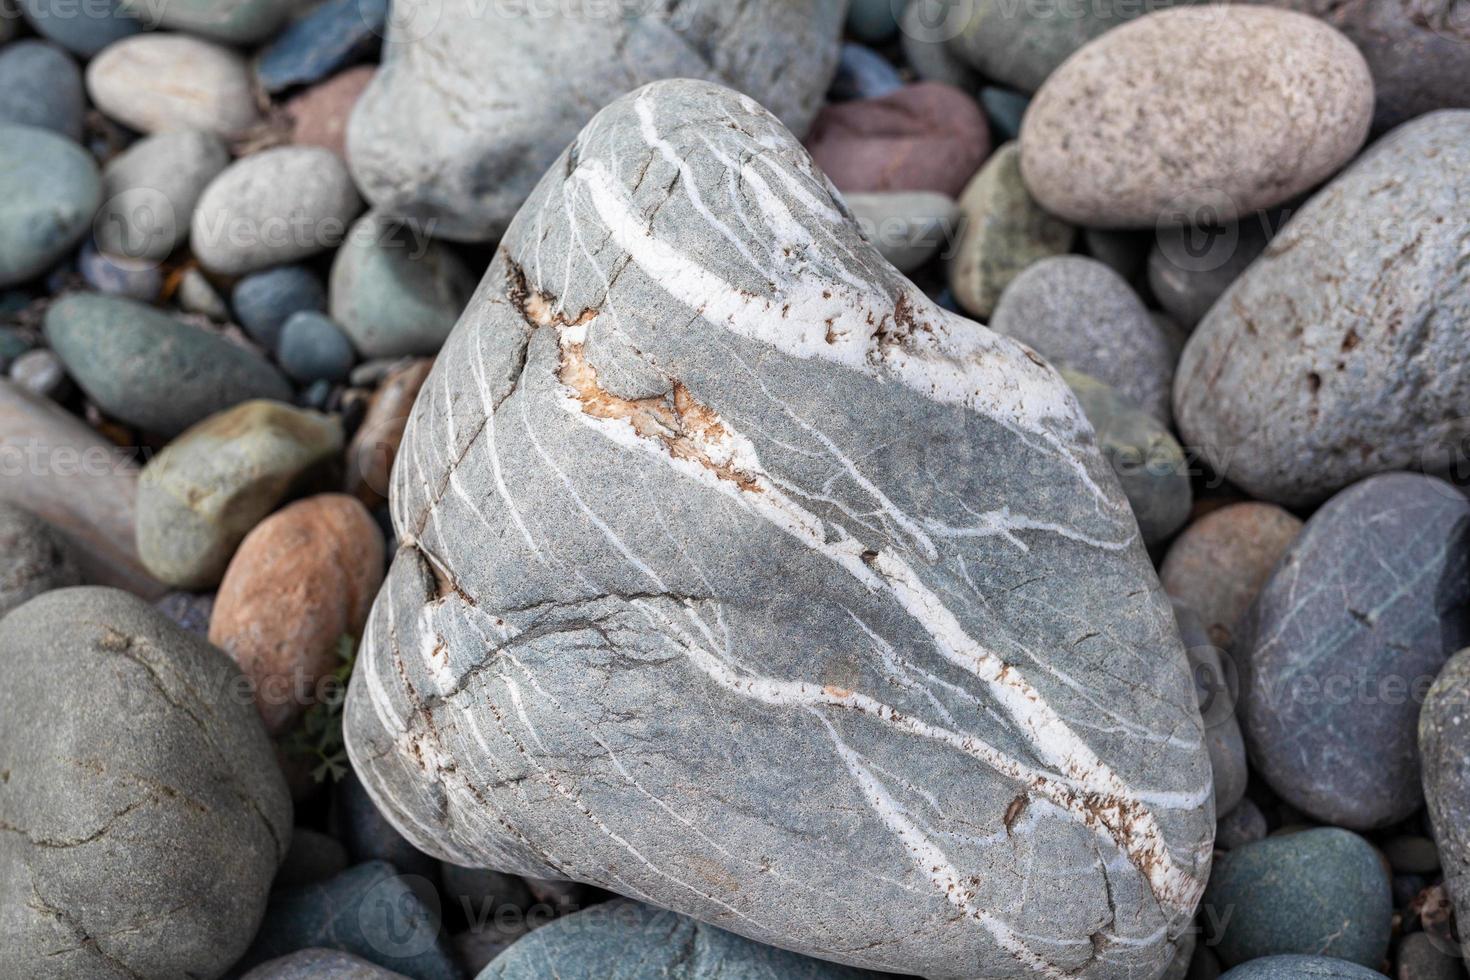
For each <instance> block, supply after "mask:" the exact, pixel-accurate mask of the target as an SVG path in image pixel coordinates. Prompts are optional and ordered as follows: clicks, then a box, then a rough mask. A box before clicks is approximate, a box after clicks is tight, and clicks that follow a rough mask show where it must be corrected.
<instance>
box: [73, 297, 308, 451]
mask: <svg viewBox="0 0 1470 980" xmlns="http://www.w3.org/2000/svg"><path fill="white" fill-rule="evenodd" d="M46 339H47V340H48V341H49V342H50V343H51V347H52V349H53V350H55V351H56V353H57V354H58V355H59V356H60V357H61V360H62V362H63V363H64V364H65V365H66V369H67V371H68V372H69V373H70V374H71V376H72V378H73V379H75V380H76V382H77V384H78V385H79V386H81V389H82V390H83V391H85V392H86V393H87V395H88V397H90V398H91V399H92V400H93V401H94V402H96V403H97V404H98V405H99V406H100V407H101V408H102V409H103V410H105V411H106V412H108V413H109V414H111V415H113V416H114V417H116V418H119V419H122V420H123V421H124V422H128V423H131V424H133V425H136V426H138V427H140V428H142V429H145V430H147V431H149V432H157V433H160V434H162V435H167V436H171V435H175V434H177V433H179V432H182V431H183V430H184V429H186V428H188V427H189V426H191V425H193V424H194V423H195V422H198V421H200V420H202V419H204V418H206V417H208V416H210V415H213V414H215V413H216V412H220V411H223V410H224V409H227V408H231V407H233V406H235V405H238V404H240V403H241V402H243V401H248V400H250V399H252V398H272V399H275V400H277V401H290V398H291V388H290V385H289V384H288V383H287V382H286V379H285V378H284V377H282V376H281V374H280V372H278V371H277V370H276V369H275V368H274V367H272V366H271V365H270V364H268V363H267V362H266V361H265V360H263V359H262V358H260V357H258V356H257V355H255V354H253V353H252V352H250V351H248V350H246V349H245V348H243V347H239V346H236V345H235V344H232V343H230V342H229V341H228V340H225V339H224V338H223V337H221V336H219V335H218V334H213V333H210V332H208V331H206V330H203V329H200V328H198V327H195V326H193V325H191V324H188V323H185V322H183V321H182V320H178V319H175V318H174V317H171V316H169V315H167V314H166V313H164V312H163V311H161V310H158V309H155V308H153V307H151V306H144V305H143V304H141V303H136V302H133V301H132V300H125V299H118V298H115V297H106V296H97V295H94V294H90V293H71V294H69V295H67V296H64V297H62V298H61V299H59V300H57V301H56V302H55V303H53V304H52V305H51V308H50V309H49V310H47V311H46Z"/></svg>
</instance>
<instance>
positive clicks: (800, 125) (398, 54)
mask: <svg viewBox="0 0 1470 980" xmlns="http://www.w3.org/2000/svg"><path fill="white" fill-rule="evenodd" d="M846 9H847V5H846V4H845V3H843V2H841V0H751V2H747V3H740V4H731V3H729V2H727V0H683V2H673V0H658V2H655V3H651V4H643V5H633V6H631V7H630V6H629V5H627V4H618V3H612V4H609V3H605V2H600V0H568V2H565V3H558V4H554V5H552V4H546V5H539V6H537V5H528V4H525V3H489V4H487V3H484V2H481V0H435V2H432V3H422V4H416V5H414V6H412V7H404V6H403V5H400V6H399V7H398V8H395V11H394V16H393V17H392V18H391V19H390V22H389V27H388V38H387V44H386V47H385V52H384V59H383V67H382V69H381V70H380V71H379V72H378V74H377V75H376V76H375V77H374V79H373V81H372V84H371V85H369V86H368V89H367V91H366V92H365V93H364V94H363V96H362V98H361V100H359V102H358V103H357V108H356V109H355V110H354V111H353V115H352V122H351V125H350V126H349V128H348V133H347V152H348V158H349V159H350V160H351V162H352V174H353V176H354V177H355V178H356V179H357V183H358V186H359V187H361V188H362V191H363V194H364V195H365V196H366V197H367V199H368V200H369V201H370V202H371V203H372V204H373V206H374V207H376V208H378V209H379V210H381V211H383V212H384V213H385V214H388V215H389V216H391V217H397V218H411V219H413V220H415V221H417V222H418V223H419V226H420V228H421V229H422V230H423V231H424V232H425V233H426V234H430V235H434V236H436V237H441V238H450V239H454V240H457V241H490V240H493V239H497V238H499V237H500V236H501V235H502V234H503V233H504V231H505V229H506V226H507V225H509V224H510V220H511V218H513V217H514V216H515V213H516V211H517V209H519V208H520V206H521V204H522V203H523V202H524V201H525V200H526V197H527V195H529V194H530V193H531V190H532V188H533V187H535V186H536V182H537V181H538V180H540V179H541V175H542V174H543V173H544V172H545V171H546V168H547V166H548V165H550V164H551V162H552V161H553V160H555V159H556V158H557V155H558V154H560V153H561V152H562V150H564V149H565V148H566V146H567V144H568V143H570V142H571V141H572V138H573V137H575V136H576V135H577V132H578V130H580V129H581V128H582V126H583V125H584V124H585V123H586V122H587V121H588V120H589V119H591V118H592V115H593V113H595V112H596V111H597V110H598V109H599V108H601V107H602V106H604V105H606V104H607V103H609V102H611V101H612V100H613V99H615V98H617V97H618V96H620V95H622V94H623V93H625V92H630V91H632V90H634V89H636V88H638V86H640V85H643V84H645V83H647V82H651V81H654V80H655V79H660V78H701V79H708V80H710V81H716V82H721V83H723V84H726V85H730V86H731V87H733V88H735V89H738V90H740V91H742V92H745V93H747V94H748V95H749V96H751V97H752V98H753V99H755V100H756V101H757V102H759V103H760V104H761V105H763V106H766V107H767V108H768V109H770V111H772V112H773V113H775V114H776V115H777V116H778V117H779V118H780V119H781V121H782V122H784V123H785V124H786V125H787V126H789V127H791V128H792V129H793V130H795V131H796V132H798V133H802V132H804V131H805V130H806V128H807V126H808V125H810V123H811V121H812V118H813V117H814V116H815V115H816V113H817V109H818V108H820V106H821V104H822V96H823V94H824V93H825V92H826V90H827V85H828V83H829V82H830V81H831V80H832V73H833V71H834V70H835V69H836V66H837V51H838V42H839V40H840V36H841V33H842V23H843V15H844V13H845V12H846ZM629 11H634V12H632V13H629Z"/></svg>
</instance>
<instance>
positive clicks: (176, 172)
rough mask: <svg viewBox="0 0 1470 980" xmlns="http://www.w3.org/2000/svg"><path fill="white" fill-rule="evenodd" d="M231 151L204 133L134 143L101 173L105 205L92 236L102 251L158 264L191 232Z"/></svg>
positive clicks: (162, 135)
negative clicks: (204, 197)
mask: <svg viewBox="0 0 1470 980" xmlns="http://www.w3.org/2000/svg"><path fill="white" fill-rule="evenodd" d="M229 162H230V151H229V149H228V148H227V147H226V146H225V144H224V142H223V141H222V140H221V139H220V138H219V137H218V136H216V135H215V134H213V133H210V132H205V131H203V130H187V129H186V130H179V131H175V132H168V133H159V134H158V135H157V136H148V137H145V138H143V139H140V140H138V142H136V143H134V144H133V145H132V146H130V147H128V148H127V149H126V150H124V151H123V152H122V153H119V154H118V155H117V156H115V157H113V158H112V159H111V160H110V161H108V164H107V166H106V167H105V168H104V169H103V171H102V196H103V199H104V203H103V205H102V208H101V210H100V211H98V212H97V219H96V221H95V222H94V227H93V232H94V234H95V236H96V239H97V244H98V245H99V246H101V248H102V250H103V251H104V252H110V253H111V254H113V255H123V256H129V257H131V258H136V259H152V260H155V261H161V260H163V259H165V258H167V257H168V255H169V253H170V252H172V251H173V250H174V247H175V246H177V245H178V244H179V243H180V242H182V241H183V240H184V239H185V238H186V237H187V236H188V234H189V221H190V219H191V218H192V217H193V214H194V207H195V206H196V205H197V204H198V203H199V198H200V196H201V195H202V194H203V193H204V188H205V187H207V186H208V185H209V182H210V181H212V180H214V178H215V177H218V176H219V174H220V172H221V171H222V170H224V169H225V167H226V166H228V165H229Z"/></svg>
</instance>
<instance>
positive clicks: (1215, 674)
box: [1174, 599, 1250, 815]
mask: <svg viewBox="0 0 1470 980" xmlns="http://www.w3.org/2000/svg"><path fill="white" fill-rule="evenodd" d="M1174 616H1175V619H1176V620H1177V621H1178V623H1179V637H1180V639H1181V640H1183V641H1184V651H1185V653H1186V654H1188V656H1189V669H1190V673H1192V674H1193V675H1194V686H1195V690H1196V691H1197V692H1198V693H1199V709H1200V717H1201V718H1203V719H1204V722H1205V744H1206V745H1207V746H1208V747H1209V750H1210V771H1211V773H1212V774H1213V776H1214V780H1215V813H1216V814H1217V815H1219V814H1224V813H1229V812H1230V811H1231V810H1233V809H1235V808H1236V806H1238V805H1239V804H1240V802H1241V800H1242V798H1243V797H1244V796H1245V787H1246V781H1247V780H1248V779H1249V778H1250V772H1249V770H1248V769H1247V767H1246V759H1245V739H1244V738H1242V737H1241V733H1240V723H1239V722H1238V721H1236V718H1235V704H1236V695H1237V693H1238V692H1237V691H1236V689H1235V688H1234V687H1232V684H1231V682H1232V680H1234V678H1233V677H1231V676H1227V674H1226V664H1227V663H1228V662H1229V659H1228V658H1229V657H1230V654H1228V653H1226V652H1225V651H1223V650H1220V649H1219V648H1217V647H1216V646H1215V645H1214V644H1213V643H1211V642H1210V637H1209V634H1208V633H1207V632H1206V631H1205V624H1204V622H1203V620H1201V619H1200V615H1199V613H1197V612H1195V611H1194V610H1193V609H1191V608H1189V607H1188V606H1186V605H1184V604H1183V603H1182V602H1180V601H1179V600H1177V599H1176V600H1174Z"/></svg>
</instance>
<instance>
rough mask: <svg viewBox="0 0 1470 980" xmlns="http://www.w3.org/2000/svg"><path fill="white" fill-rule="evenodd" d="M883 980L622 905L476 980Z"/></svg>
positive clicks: (515, 954)
mask: <svg viewBox="0 0 1470 980" xmlns="http://www.w3.org/2000/svg"><path fill="white" fill-rule="evenodd" d="M548 976H554V977H558V978H560V980H646V978H649V977H660V978H665V980H881V978H882V977H886V976H890V974H877V973H872V972H870V971H867V970H854V969H852V968H850V967H845V966H838V965H837V964H835V963H827V962H824V961H822V960H814V959H812V958H810V957H807V956H798V955H797V954H795V953H788V952H787V951H786V950H784V949H775V948H773V947H770V946H762V945H761V944H759V943H753V942H751V941H750V940H749V939H743V938H741V937H740V936H737V935H735V934H734V933H729V932H726V931H724V930H723V929H716V928H715V927H713V926H709V925H705V924H704V923H702V922H696V921H695V920H693V919H690V918H688V917H686V916H682V915H678V914H676V913H674V912H668V911H665V910H663V909H656V908H651V907H650V906H647V905H644V904H642V903H641V902H633V901H629V900H627V899H615V900H613V901H611V902H605V903H603V904H602V905H594V906H593V907H592V908H590V909H586V910H584V911H582V912H577V913H576V914H574V915H569V916H566V917H565V918H561V919H557V920H556V921H555V922H552V923H551V924H549V925H545V926H542V927H541V928H540V929H537V930H536V931H535V932H532V933H531V934H530V935H528V936H525V937H524V938H522V939H519V940H517V941H516V942H515V944H514V945H512V946H511V947H510V948H509V949H507V950H506V951H505V952H504V953H501V954H500V955H499V956H497V957H496V958H495V960H494V961H493V962H491V964H490V965H489V966H487V967H486V968H485V969H484V970H483V971H482V972H481V973H480V975H479V976H478V977H477V978H476V980H543V978H545V977H548Z"/></svg>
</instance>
